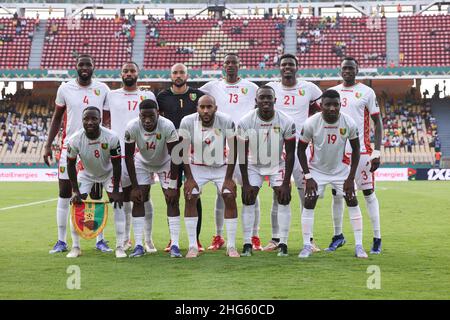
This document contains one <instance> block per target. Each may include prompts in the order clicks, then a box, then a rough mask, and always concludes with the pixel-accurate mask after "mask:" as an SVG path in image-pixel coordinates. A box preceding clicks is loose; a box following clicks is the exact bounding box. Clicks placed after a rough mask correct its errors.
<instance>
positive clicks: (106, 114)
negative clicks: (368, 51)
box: [102, 110, 111, 129]
mask: <svg viewBox="0 0 450 320" xmlns="http://www.w3.org/2000/svg"><path fill="white" fill-rule="evenodd" d="M102 125H103V126H104V127H106V128H108V129H111V112H110V111H109V110H103V115H102Z"/></svg>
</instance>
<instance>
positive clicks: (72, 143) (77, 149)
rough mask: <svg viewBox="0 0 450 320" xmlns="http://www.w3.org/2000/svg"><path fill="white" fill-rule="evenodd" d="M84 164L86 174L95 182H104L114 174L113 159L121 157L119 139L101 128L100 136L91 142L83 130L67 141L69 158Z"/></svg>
mask: <svg viewBox="0 0 450 320" xmlns="http://www.w3.org/2000/svg"><path fill="white" fill-rule="evenodd" d="M77 155H78V156H79V157H80V159H81V162H82V163H83V168H84V169H83V170H85V174H86V175H87V176H88V177H89V178H91V179H92V180H94V181H104V180H105V179H106V178H108V176H109V175H111V173H112V164H111V158H117V157H119V158H120V156H121V151H120V142H119V137H118V136H117V135H116V134H115V133H114V132H113V131H111V130H109V129H107V128H105V127H102V126H100V136H99V137H98V138H97V139H95V140H91V139H89V138H88V137H87V136H86V132H85V131H84V128H83V129H80V130H78V131H77V132H75V134H73V135H72V136H70V137H69V138H68V139H67V158H69V159H76V158H77Z"/></svg>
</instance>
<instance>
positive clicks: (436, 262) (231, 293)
mask: <svg viewBox="0 0 450 320" xmlns="http://www.w3.org/2000/svg"><path fill="white" fill-rule="evenodd" d="M0 188H1V197H0V209H1V208H5V207H9V206H14V205H19V204H24V203H30V202H35V201H40V200H46V199H51V198H56V196H57V184H56V183H0ZM377 188H378V189H377V195H378V198H379V199H380V207H381V229H382V237H383V254H382V255H380V256H372V255H369V259H366V260H358V259H356V258H354V257H353V249H354V239H353V234H352V232H351V228H350V223H349V219H348V213H347V211H346V213H345V219H344V234H345V236H346V238H347V244H346V245H345V246H344V247H342V248H340V249H339V250H338V251H337V252H335V253H332V254H328V253H325V252H320V253H318V254H315V255H314V256H312V257H311V258H310V259H308V260H306V261H304V260H300V259H298V258H297V254H298V252H299V250H300V244H301V227H300V210H299V205H298V197H297V195H296V193H294V192H295V191H293V202H292V204H291V207H292V224H291V232H290V238H289V253H290V256H289V257H277V256H276V253H273V252H272V253H270V252H256V253H254V255H253V256H252V257H246V258H243V257H241V258H239V259H231V258H229V257H227V256H225V251H224V250H220V251H218V252H206V253H203V254H202V255H201V256H200V257H199V258H197V259H194V260H188V259H171V258H170V257H169V256H168V255H167V254H166V253H164V252H163V248H164V247H165V245H166V244H167V242H168V240H169V232H168V227H167V222H166V211H165V204H164V203H163V197H162V193H161V190H160V187H159V186H158V185H156V186H155V187H153V190H152V199H153V203H154V207H155V218H154V223H153V239H154V242H155V245H156V247H157V248H158V252H157V253H156V254H153V255H146V256H144V257H141V258H138V259H129V258H126V259H121V260H116V259H115V258H114V255H113V253H111V254H104V253H99V252H96V250H94V245H95V243H94V240H92V241H84V240H82V242H81V246H82V251H83V256H81V257H80V258H78V259H67V258H66V257H65V254H57V255H50V254H48V251H49V250H50V249H51V247H52V246H53V244H54V242H55V240H56V235H57V230H56V219H55V215H56V213H55V207H56V201H52V202H46V203H42V204H37V205H34V206H29V207H20V208H16V209H10V210H0V240H1V241H0V244H1V245H0V275H1V277H0V299H175V300H177V299H448V298H449V297H450V287H449V285H448V284H449V283H450V269H449V263H450V197H449V194H450V193H449V191H450V184H449V183H446V182H420V181H417V182H404V183H387V182H386V183H379V184H378V185H377ZM214 199H215V191H214V188H213V187H212V186H207V187H206V189H205V190H204V192H203V196H202V201H203V217H204V218H203V227H202V233H201V241H202V243H203V245H204V246H207V245H208V244H209V242H210V240H211V237H212V235H213V234H214V231H215V228H214V214H213V212H214V211H213V210H214ZM271 199H272V197H271V192H270V189H269V188H268V187H267V186H264V187H263V189H262V190H261V202H262V203H261V209H262V214H261V230H260V236H261V240H262V242H263V245H265V244H266V243H267V241H268V240H269V239H270V236H271V234H270V230H271V229H270V205H271ZM359 199H360V204H361V208H362V211H363V219H364V246H365V248H366V250H367V251H369V250H370V245H371V242H372V231H371V225H370V221H369V218H368V216H367V213H366V209H365V203H364V200H363V199H362V197H361V196H360V197H359ZM330 203H331V196H330V191H329V189H328V190H327V195H326V197H325V199H323V200H321V201H319V203H318V207H317V208H316V214H315V229H314V233H315V238H316V241H317V243H318V245H319V246H320V247H321V248H324V247H326V246H327V245H328V244H329V241H330V238H331V236H332V221H331V213H330V207H331V204H330ZM112 217H113V215H110V218H109V221H108V225H107V227H106V229H105V236H106V239H107V240H109V241H110V244H111V245H113V244H114V243H115V236H114V223H113V221H112ZM237 235H238V237H237V245H238V248H239V250H241V246H242V229H241V225H240V224H239V226H238V233H237ZM180 238H181V249H182V252H183V254H185V253H186V249H187V248H186V247H187V235H186V231H185V227H184V223H182V228H181V235H180ZM68 239H69V243H70V242H71V241H70V233H69V234H68ZM70 265H76V266H78V267H79V268H80V270H81V278H80V279H81V289H79V290H70V289H68V288H67V286H66V282H67V279H68V277H70V275H71V274H68V273H67V268H68V267H69V266H70ZM369 266H377V267H379V270H380V279H381V288H380V289H368V287H367V281H368V278H369V277H370V276H371V275H372V274H371V273H368V272H367V270H368V267H369Z"/></svg>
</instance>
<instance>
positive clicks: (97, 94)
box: [94, 89, 100, 97]
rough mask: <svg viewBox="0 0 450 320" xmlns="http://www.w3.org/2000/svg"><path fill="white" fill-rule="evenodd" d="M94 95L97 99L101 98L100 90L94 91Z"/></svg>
mask: <svg viewBox="0 0 450 320" xmlns="http://www.w3.org/2000/svg"><path fill="white" fill-rule="evenodd" d="M94 93H95V95H96V96H97V97H100V90H99V89H94Z"/></svg>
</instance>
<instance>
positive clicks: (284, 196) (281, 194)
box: [276, 184, 291, 205]
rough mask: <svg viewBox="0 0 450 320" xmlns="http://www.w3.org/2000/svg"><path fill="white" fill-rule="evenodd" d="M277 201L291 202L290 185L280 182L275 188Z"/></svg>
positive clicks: (282, 202)
mask: <svg viewBox="0 0 450 320" xmlns="http://www.w3.org/2000/svg"><path fill="white" fill-rule="evenodd" d="M276 190H277V197H278V203H279V204H281V205H288V204H289V202H291V186H290V185H289V184H282V185H281V186H279V187H278V188H277V189H276Z"/></svg>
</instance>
